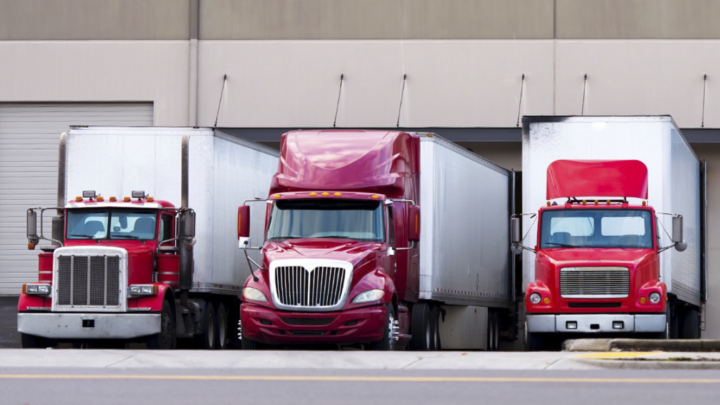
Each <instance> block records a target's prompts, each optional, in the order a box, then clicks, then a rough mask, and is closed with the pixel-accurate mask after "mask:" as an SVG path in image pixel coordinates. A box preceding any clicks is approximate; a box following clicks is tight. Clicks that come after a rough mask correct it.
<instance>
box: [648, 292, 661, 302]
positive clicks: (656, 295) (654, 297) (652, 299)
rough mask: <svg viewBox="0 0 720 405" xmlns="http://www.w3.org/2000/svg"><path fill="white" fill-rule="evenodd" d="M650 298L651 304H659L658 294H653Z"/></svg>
mask: <svg viewBox="0 0 720 405" xmlns="http://www.w3.org/2000/svg"><path fill="white" fill-rule="evenodd" d="M648 298H649V299H650V303H651V304H657V303H658V302H660V294H659V293H657V292H651V293H650V296H649V297H648Z"/></svg>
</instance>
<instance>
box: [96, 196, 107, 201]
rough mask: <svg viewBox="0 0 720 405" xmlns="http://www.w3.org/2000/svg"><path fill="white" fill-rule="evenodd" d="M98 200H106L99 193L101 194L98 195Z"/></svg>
mask: <svg viewBox="0 0 720 405" xmlns="http://www.w3.org/2000/svg"><path fill="white" fill-rule="evenodd" d="M97 201H98V202H103V201H105V199H104V198H103V196H101V195H99V196H98V197H97Z"/></svg>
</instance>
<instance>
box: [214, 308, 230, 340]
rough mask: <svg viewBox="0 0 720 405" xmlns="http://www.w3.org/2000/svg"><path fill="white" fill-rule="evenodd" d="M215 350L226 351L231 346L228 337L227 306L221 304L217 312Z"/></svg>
mask: <svg viewBox="0 0 720 405" xmlns="http://www.w3.org/2000/svg"><path fill="white" fill-rule="evenodd" d="M215 319H216V320H217V322H216V323H215V349H218V350H224V349H227V348H228V347H229V346H230V337H229V335H228V333H229V328H228V311H227V309H225V304H223V303H220V304H218V306H217V309H216V310H215Z"/></svg>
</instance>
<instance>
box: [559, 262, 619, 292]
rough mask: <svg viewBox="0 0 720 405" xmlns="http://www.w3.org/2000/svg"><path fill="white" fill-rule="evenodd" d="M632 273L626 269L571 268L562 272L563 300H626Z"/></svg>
mask: <svg viewBox="0 0 720 405" xmlns="http://www.w3.org/2000/svg"><path fill="white" fill-rule="evenodd" d="M629 291H630V271H629V270H628V269H627V268H625V267H569V268H564V269H561V270H560V295H561V296H562V297H563V298H625V297H627V296H628V292H629Z"/></svg>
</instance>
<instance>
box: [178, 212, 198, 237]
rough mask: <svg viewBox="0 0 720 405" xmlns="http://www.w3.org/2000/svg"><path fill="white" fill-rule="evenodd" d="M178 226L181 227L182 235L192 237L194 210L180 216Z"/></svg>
mask: <svg viewBox="0 0 720 405" xmlns="http://www.w3.org/2000/svg"><path fill="white" fill-rule="evenodd" d="M180 227H181V229H182V232H183V234H182V237H184V238H187V239H192V238H194V237H195V211H193V210H189V211H185V212H183V213H182V215H181V216H180Z"/></svg>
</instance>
